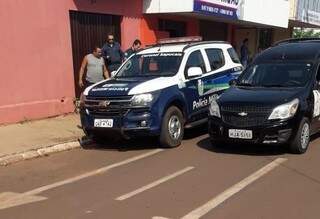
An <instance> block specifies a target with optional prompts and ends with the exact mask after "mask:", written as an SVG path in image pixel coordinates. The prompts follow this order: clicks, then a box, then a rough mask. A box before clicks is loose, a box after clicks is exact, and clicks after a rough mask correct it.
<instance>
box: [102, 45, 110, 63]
mask: <svg viewBox="0 0 320 219" xmlns="http://www.w3.org/2000/svg"><path fill="white" fill-rule="evenodd" d="M102 57H103V58H104V60H107V59H108V58H109V57H108V50H107V46H106V44H105V45H104V46H103V47H102Z"/></svg>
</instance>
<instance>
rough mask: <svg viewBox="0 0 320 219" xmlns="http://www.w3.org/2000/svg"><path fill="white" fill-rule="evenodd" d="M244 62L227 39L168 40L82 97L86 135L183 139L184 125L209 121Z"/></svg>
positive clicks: (167, 143) (164, 141)
mask: <svg viewBox="0 0 320 219" xmlns="http://www.w3.org/2000/svg"><path fill="white" fill-rule="evenodd" d="M241 71H242V65H241V64H240V62H239V58H238V57H237V55H236V52H235V50H234V49H233V48H232V46H231V45H230V44H228V43H226V42H204V41H199V38H197V37H193V38H184V39H182V38H179V39H167V40H162V41H161V42H158V44H157V45H154V46H152V47H149V48H147V49H144V50H143V51H140V52H139V53H137V54H135V55H133V56H131V57H130V58H129V59H128V60H126V61H125V62H124V63H123V64H122V66H121V67H120V68H119V69H118V71H117V72H116V73H115V74H114V76H113V77H112V78H110V79H108V80H105V81H102V82H99V83H97V84H94V85H93V86H90V87H88V88H87V89H86V90H85V91H84V93H83V94H82V96H81V100H80V106H81V110H80V112H81V123H82V127H83V129H84V132H85V133H86V135H88V136H90V137H93V138H98V139H99V137H100V136H114V135H113V134H114V133H115V134H117V135H121V136H122V137H125V138H132V137H136V136H158V137H159V140H160V143H161V145H162V146H164V147H176V146H179V145H180V144H181V141H182V139H183V135H184V128H190V127H194V126H197V125H199V124H201V123H205V122H207V118H208V112H209V111H208V106H209V104H210V102H211V101H212V100H213V99H215V98H216V97H217V95H218V94H220V93H221V92H222V91H223V90H225V89H226V88H228V87H229V81H230V80H232V79H235V78H237V76H238V75H239V74H240V73H241Z"/></svg>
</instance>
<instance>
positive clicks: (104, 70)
mask: <svg viewBox="0 0 320 219" xmlns="http://www.w3.org/2000/svg"><path fill="white" fill-rule="evenodd" d="M103 74H104V78H105V79H108V78H109V71H108V69H107V67H106V65H105V64H104V65H103Z"/></svg>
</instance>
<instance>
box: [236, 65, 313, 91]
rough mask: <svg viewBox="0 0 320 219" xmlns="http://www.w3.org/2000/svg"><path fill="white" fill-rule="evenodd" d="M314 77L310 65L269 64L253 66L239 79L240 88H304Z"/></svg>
mask: <svg viewBox="0 0 320 219" xmlns="http://www.w3.org/2000/svg"><path fill="white" fill-rule="evenodd" d="M311 75H312V64H310V63H267V64H257V65H252V66H250V67H249V68H247V69H246V70H245V71H244V72H243V73H242V74H241V76H240V77H239V80H238V83H237V84H238V85H239V86H256V87H304V86H305V85H306V84H307V83H308V81H309V80H310V78H311Z"/></svg>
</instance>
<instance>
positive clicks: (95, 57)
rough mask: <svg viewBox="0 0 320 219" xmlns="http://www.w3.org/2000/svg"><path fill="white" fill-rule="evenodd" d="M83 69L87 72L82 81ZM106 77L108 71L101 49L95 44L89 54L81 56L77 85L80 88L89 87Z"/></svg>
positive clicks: (107, 76)
mask: <svg viewBox="0 0 320 219" xmlns="http://www.w3.org/2000/svg"><path fill="white" fill-rule="evenodd" d="M85 69H86V70H87V72H86V79H85V83H83V76H84V72H85ZM107 78H109V73H108V70H107V68H106V65H105V64H104V60H103V58H102V50H101V48H99V47H97V46H96V47H95V48H94V49H93V52H92V53H91V54H88V55H86V56H85V57H84V58H83V61H82V64H81V68H80V72H79V86H80V87H81V88H83V87H89V86H90V85H93V84H95V83H97V82H99V81H102V80H104V79H107Z"/></svg>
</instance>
